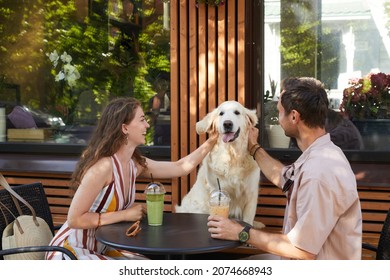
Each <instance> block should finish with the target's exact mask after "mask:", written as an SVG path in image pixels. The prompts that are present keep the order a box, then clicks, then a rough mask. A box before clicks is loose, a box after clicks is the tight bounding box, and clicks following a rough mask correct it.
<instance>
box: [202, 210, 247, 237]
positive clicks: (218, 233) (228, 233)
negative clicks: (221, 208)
mask: <svg viewBox="0 0 390 280" xmlns="http://www.w3.org/2000/svg"><path fill="white" fill-rule="evenodd" d="M207 226H208V227H209V232H210V233H211V237H212V238H217V239H225V240H233V241H237V240H238V234H239V232H240V231H241V230H242V229H243V226H242V225H240V224H239V223H238V222H236V221H234V220H229V219H228V218H224V217H221V216H209V217H208V223H207Z"/></svg>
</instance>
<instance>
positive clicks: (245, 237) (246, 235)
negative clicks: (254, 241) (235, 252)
mask: <svg viewBox="0 0 390 280" xmlns="http://www.w3.org/2000/svg"><path fill="white" fill-rule="evenodd" d="M251 228H252V227H251V226H249V225H248V226H245V227H244V228H243V229H242V231H240V233H239V234H238V240H239V241H240V242H242V243H245V242H247V241H248V239H249V230H250V229H251Z"/></svg>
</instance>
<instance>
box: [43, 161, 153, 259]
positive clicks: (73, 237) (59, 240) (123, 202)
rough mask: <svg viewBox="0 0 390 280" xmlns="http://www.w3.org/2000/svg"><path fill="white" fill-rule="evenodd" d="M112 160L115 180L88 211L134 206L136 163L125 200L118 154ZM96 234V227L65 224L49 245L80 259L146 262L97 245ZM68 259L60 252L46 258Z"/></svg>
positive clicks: (100, 211) (103, 211) (47, 255)
mask: <svg viewBox="0 0 390 280" xmlns="http://www.w3.org/2000/svg"><path fill="white" fill-rule="evenodd" d="M111 159H112V164H113V175H114V180H113V182H111V183H110V184H109V185H108V186H105V187H104V188H103V189H102V190H101V191H100V193H99V194H98V196H97V197H96V199H95V201H94V203H93V204H92V206H91V208H90V209H89V212H95V213H106V212H114V211H118V210H123V209H126V208H128V207H130V206H131V205H133V203H134V200H135V179H136V174H137V167H136V165H135V163H134V162H133V160H131V161H130V190H129V195H128V197H125V194H126V190H125V184H124V182H123V180H124V176H123V172H122V166H121V165H120V162H119V160H118V158H117V156H116V155H113V156H112V157H111ZM95 231H96V229H95V228H92V229H72V228H69V227H68V222H65V224H64V225H63V226H62V227H61V228H60V229H59V231H58V232H57V233H56V235H55V236H54V238H53V240H52V241H51V242H50V245H53V246H62V247H65V248H67V249H69V250H70V251H71V252H72V253H73V254H75V256H76V257H77V258H78V259H80V260H81V259H83V260H109V259H146V258H145V257H143V256H142V255H139V254H136V253H131V252H127V251H123V250H117V249H114V248H111V247H109V246H106V245H104V244H102V243H100V242H98V241H97V240H96V238H95ZM123 234H125V233H123ZM66 258H67V256H66V255H64V254H62V253H61V252H48V253H46V259H48V260H61V259H66Z"/></svg>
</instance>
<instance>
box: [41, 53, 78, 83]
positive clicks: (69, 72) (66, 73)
mask: <svg viewBox="0 0 390 280" xmlns="http://www.w3.org/2000/svg"><path fill="white" fill-rule="evenodd" d="M48 57H49V59H50V61H51V63H52V64H53V66H54V68H57V65H58V62H59V61H60V60H61V61H62V65H61V67H60V71H59V72H58V73H57V75H56V76H55V81H56V82H59V81H61V80H64V81H66V82H67V83H68V85H69V86H70V87H71V88H72V87H74V86H75V85H76V80H78V79H79V78H80V73H79V71H78V70H77V68H76V67H75V66H73V65H72V64H71V62H72V56H70V55H69V54H67V52H64V53H63V54H62V55H61V56H59V55H58V53H57V51H56V50H54V51H53V52H52V53H50V54H48Z"/></svg>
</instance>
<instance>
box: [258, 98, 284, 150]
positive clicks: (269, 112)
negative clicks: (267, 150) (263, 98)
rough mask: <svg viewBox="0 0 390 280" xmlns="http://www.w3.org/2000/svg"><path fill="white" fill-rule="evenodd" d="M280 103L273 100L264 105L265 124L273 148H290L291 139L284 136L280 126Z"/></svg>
mask: <svg viewBox="0 0 390 280" xmlns="http://www.w3.org/2000/svg"><path fill="white" fill-rule="evenodd" d="M277 104H278V101H275V100H271V101H267V102H266V103H264V123H265V128H266V130H267V134H268V141H269V145H270V147H271V148H288V146H289V144H290V137H287V136H286V135H285V134H284V130H283V128H282V127H281V126H280V124H279V111H278V108H277Z"/></svg>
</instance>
